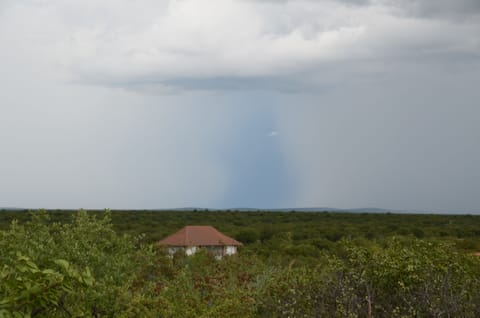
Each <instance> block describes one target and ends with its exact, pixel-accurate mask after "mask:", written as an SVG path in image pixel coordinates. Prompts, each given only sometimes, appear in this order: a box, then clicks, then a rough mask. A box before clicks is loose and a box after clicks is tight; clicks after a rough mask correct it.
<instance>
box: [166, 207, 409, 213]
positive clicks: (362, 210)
mask: <svg viewBox="0 0 480 318" xmlns="http://www.w3.org/2000/svg"><path fill="white" fill-rule="evenodd" d="M162 210H163V209H162ZM168 210H170V211H172V210H173V211H194V210H197V211H205V210H210V211H226V210H230V211H240V212H255V211H270V212H290V211H294V212H344V213H388V212H394V213H402V212H405V213H407V212H410V213H412V211H400V210H392V209H383V208H353V209H340V208H330V207H313V208H277V209H264V208H262V209H259V208H248V207H237V208H224V209H217V208H212V209H207V208H199V207H188V208H177V209H168Z"/></svg>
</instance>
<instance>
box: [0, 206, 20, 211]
mask: <svg viewBox="0 0 480 318" xmlns="http://www.w3.org/2000/svg"><path fill="white" fill-rule="evenodd" d="M20 210H24V209H23V208H13V207H0V211H20Z"/></svg>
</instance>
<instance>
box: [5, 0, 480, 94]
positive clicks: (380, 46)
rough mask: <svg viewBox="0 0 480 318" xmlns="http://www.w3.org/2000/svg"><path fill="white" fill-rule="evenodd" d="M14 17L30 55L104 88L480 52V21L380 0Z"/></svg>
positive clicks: (92, 6)
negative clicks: (423, 14)
mask: <svg viewBox="0 0 480 318" xmlns="http://www.w3.org/2000/svg"><path fill="white" fill-rule="evenodd" d="M9 12H10V13H11V16H10V18H11V19H10V20H9V21H10V22H11V23H12V24H13V25H14V26H15V27H16V28H22V27H24V28H26V27H30V30H29V31H30V34H29V35H28V39H29V40H30V43H31V44H30V45H31V47H30V50H32V49H33V50H35V51H37V52H38V53H39V56H41V57H43V58H45V59H49V60H50V62H54V63H56V65H57V67H58V66H60V65H62V66H63V67H64V69H65V70H66V71H67V72H68V73H67V74H69V76H70V78H71V79H72V80H80V81H86V82H91V83H99V84H102V85H121V86H137V87H138V86H141V85H146V86H152V85H154V86H156V85H158V84H160V85H161V86H162V85H163V86H166V87H171V86H182V85H183V86H184V87H183V88H195V86H196V84H198V80H201V79H216V78H221V79H242V78H243V79H247V80H248V79H251V78H265V79H266V80H267V81H270V80H271V79H272V78H273V77H275V78H277V79H278V78H284V79H291V78H295V77H297V78H298V77H300V78H303V79H304V81H307V82H308V81H309V76H310V77H311V74H312V73H316V74H317V75H316V76H317V77H318V75H320V76H322V74H321V72H322V68H323V67H325V66H328V65H337V66H340V67H341V65H342V64H344V63H345V62H348V63H358V64H362V63H365V61H370V62H371V61H381V60H383V59H389V58H392V57H394V58H396V59H398V58H405V57H415V58H422V57H430V56H431V55H432V54H434V55H436V56H438V55H439V54H440V55H441V54H455V53H463V54H465V53H468V54H477V55H478V54H480V36H479V35H478V34H480V22H478V21H477V22H470V23H459V22H455V21H451V20H441V19H436V20H435V19H434V20H432V19H421V18H417V17H412V16H409V15H405V14H403V15H402V14H398V12H399V11H398V7H396V6H393V5H392V4H391V3H390V2H388V1H380V0H379V1H372V2H371V3H370V4H368V5H367V4H364V5H359V6H357V5H350V4H349V3H346V2H341V1H242V0H211V1H196V0H168V1H152V0H142V1H135V2H132V1H126V0H117V1H112V0H110V1H101V2H99V1H93V0H87V1H73V2H65V1H60V0H56V1H41V0H38V1H23V2H19V3H17V4H16V5H11V6H10V9H9ZM13 19H16V21H29V22H27V23H28V24H27V23H24V22H21V23H20V22H15V21H13ZM11 26H12V25H11ZM300 74H303V75H300ZM307 74H310V75H307ZM351 75H354V74H351ZM323 77H324V78H325V76H323ZM327 81H328V79H327ZM185 82H188V83H189V84H185ZM212 86H215V83H213V82H212ZM219 88H221V86H219Z"/></svg>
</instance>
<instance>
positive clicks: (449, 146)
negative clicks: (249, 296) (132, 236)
mask: <svg viewBox="0 0 480 318" xmlns="http://www.w3.org/2000/svg"><path fill="white" fill-rule="evenodd" d="M276 2H277V3H272V2H266V1H242V0H212V1H208V2H202V3H200V2H199V1H196V0H183V1H156V0H142V1H136V2H132V1H129V0H117V1H115V4H113V2H109V1H107V2H105V1H102V2H99V1H96V0H84V1H70V2H65V1H63V0H49V1H44V0H36V1H29V0H25V1H21V2H20V1H15V2H12V1H10V2H9V3H8V6H6V4H7V3H6V2H2V3H0V14H1V15H2V16H1V19H0V43H1V45H2V49H1V50H0V67H1V69H2V72H1V73H0V85H1V87H2V89H1V90H0V113H1V116H0V145H1V149H0V151H1V152H2V165H0V175H1V176H2V185H0V194H1V197H0V204H1V205H17V206H32V207H39V206H46V207H57V206H62V207H79V206H81V205H83V206H84V207H106V206H110V207H123V208H129V207H137V208H139V207H145V208H153V207H169V206H184V205H203V206H214V205H218V204H221V205H224V206H228V204H229V203H231V204H235V205H241V203H242V202H248V203H249V204H252V205H255V204H259V205H261V206H264V207H267V206H268V205H272V206H275V205H276V203H278V202H280V203H278V204H281V205H286V206H295V205H297V206H311V205H321V206H328V205H331V206H340V207H356V206H381V207H387V208H388V207H390V208H396V209H410V208H413V209H422V210H430V209H433V210H441V211H459V212H462V211H463V212H466V211H473V212H475V211H477V212H478V207H479V206H480V202H479V199H478V189H480V176H479V174H478V173H479V172H478V171H479V169H478V167H477V165H478V164H477V163H478V162H479V161H480V153H479V151H478V145H477V144H478V136H480V132H479V128H478V123H477V121H478V120H477V118H479V116H480V114H479V108H478V105H477V104H478V103H477V101H478V100H479V99H480V96H479V95H478V94H479V90H478V88H477V86H478V85H477V83H478V82H480V78H479V74H480V20H479V19H476V16H475V15H477V13H478V2H472V1H466V0H465V1H458V2H457V1H451V2H447V1H413V0H412V1H390V0H371V1H353V2H350V1H349V2H348V4H347V2H345V1H293V0H292V1H284V2H282V3H279V2H278V1H276ZM272 131H275V132H278V134H276V136H275V138H269V137H268V136H267V135H268V133H269V132H272ZM252 144H253V145H255V152H254V155H252V148H251V147H252V146H251V145H252ZM245 154H248V155H250V157H249V156H248V155H247V157H243V155H245ZM272 162H275V164H271V165H270V163H272ZM240 174H241V175H240ZM256 178H262V179H261V180H262V182H255V180H256ZM237 192H238V194H237ZM260 193H261V194H262V195H259V194H260ZM278 193H280V194H278ZM262 196H263V197H264V198H265V200H262V198H261V197H262ZM276 197H281V198H282V199H281V200H280V201H276V202H274V201H275V198H276ZM267 201H268V202H267Z"/></svg>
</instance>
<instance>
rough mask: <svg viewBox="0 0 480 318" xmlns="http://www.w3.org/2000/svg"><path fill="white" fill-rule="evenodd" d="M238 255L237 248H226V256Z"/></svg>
mask: <svg viewBox="0 0 480 318" xmlns="http://www.w3.org/2000/svg"><path fill="white" fill-rule="evenodd" d="M235 253H237V247H236V246H225V255H233V254H235Z"/></svg>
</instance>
